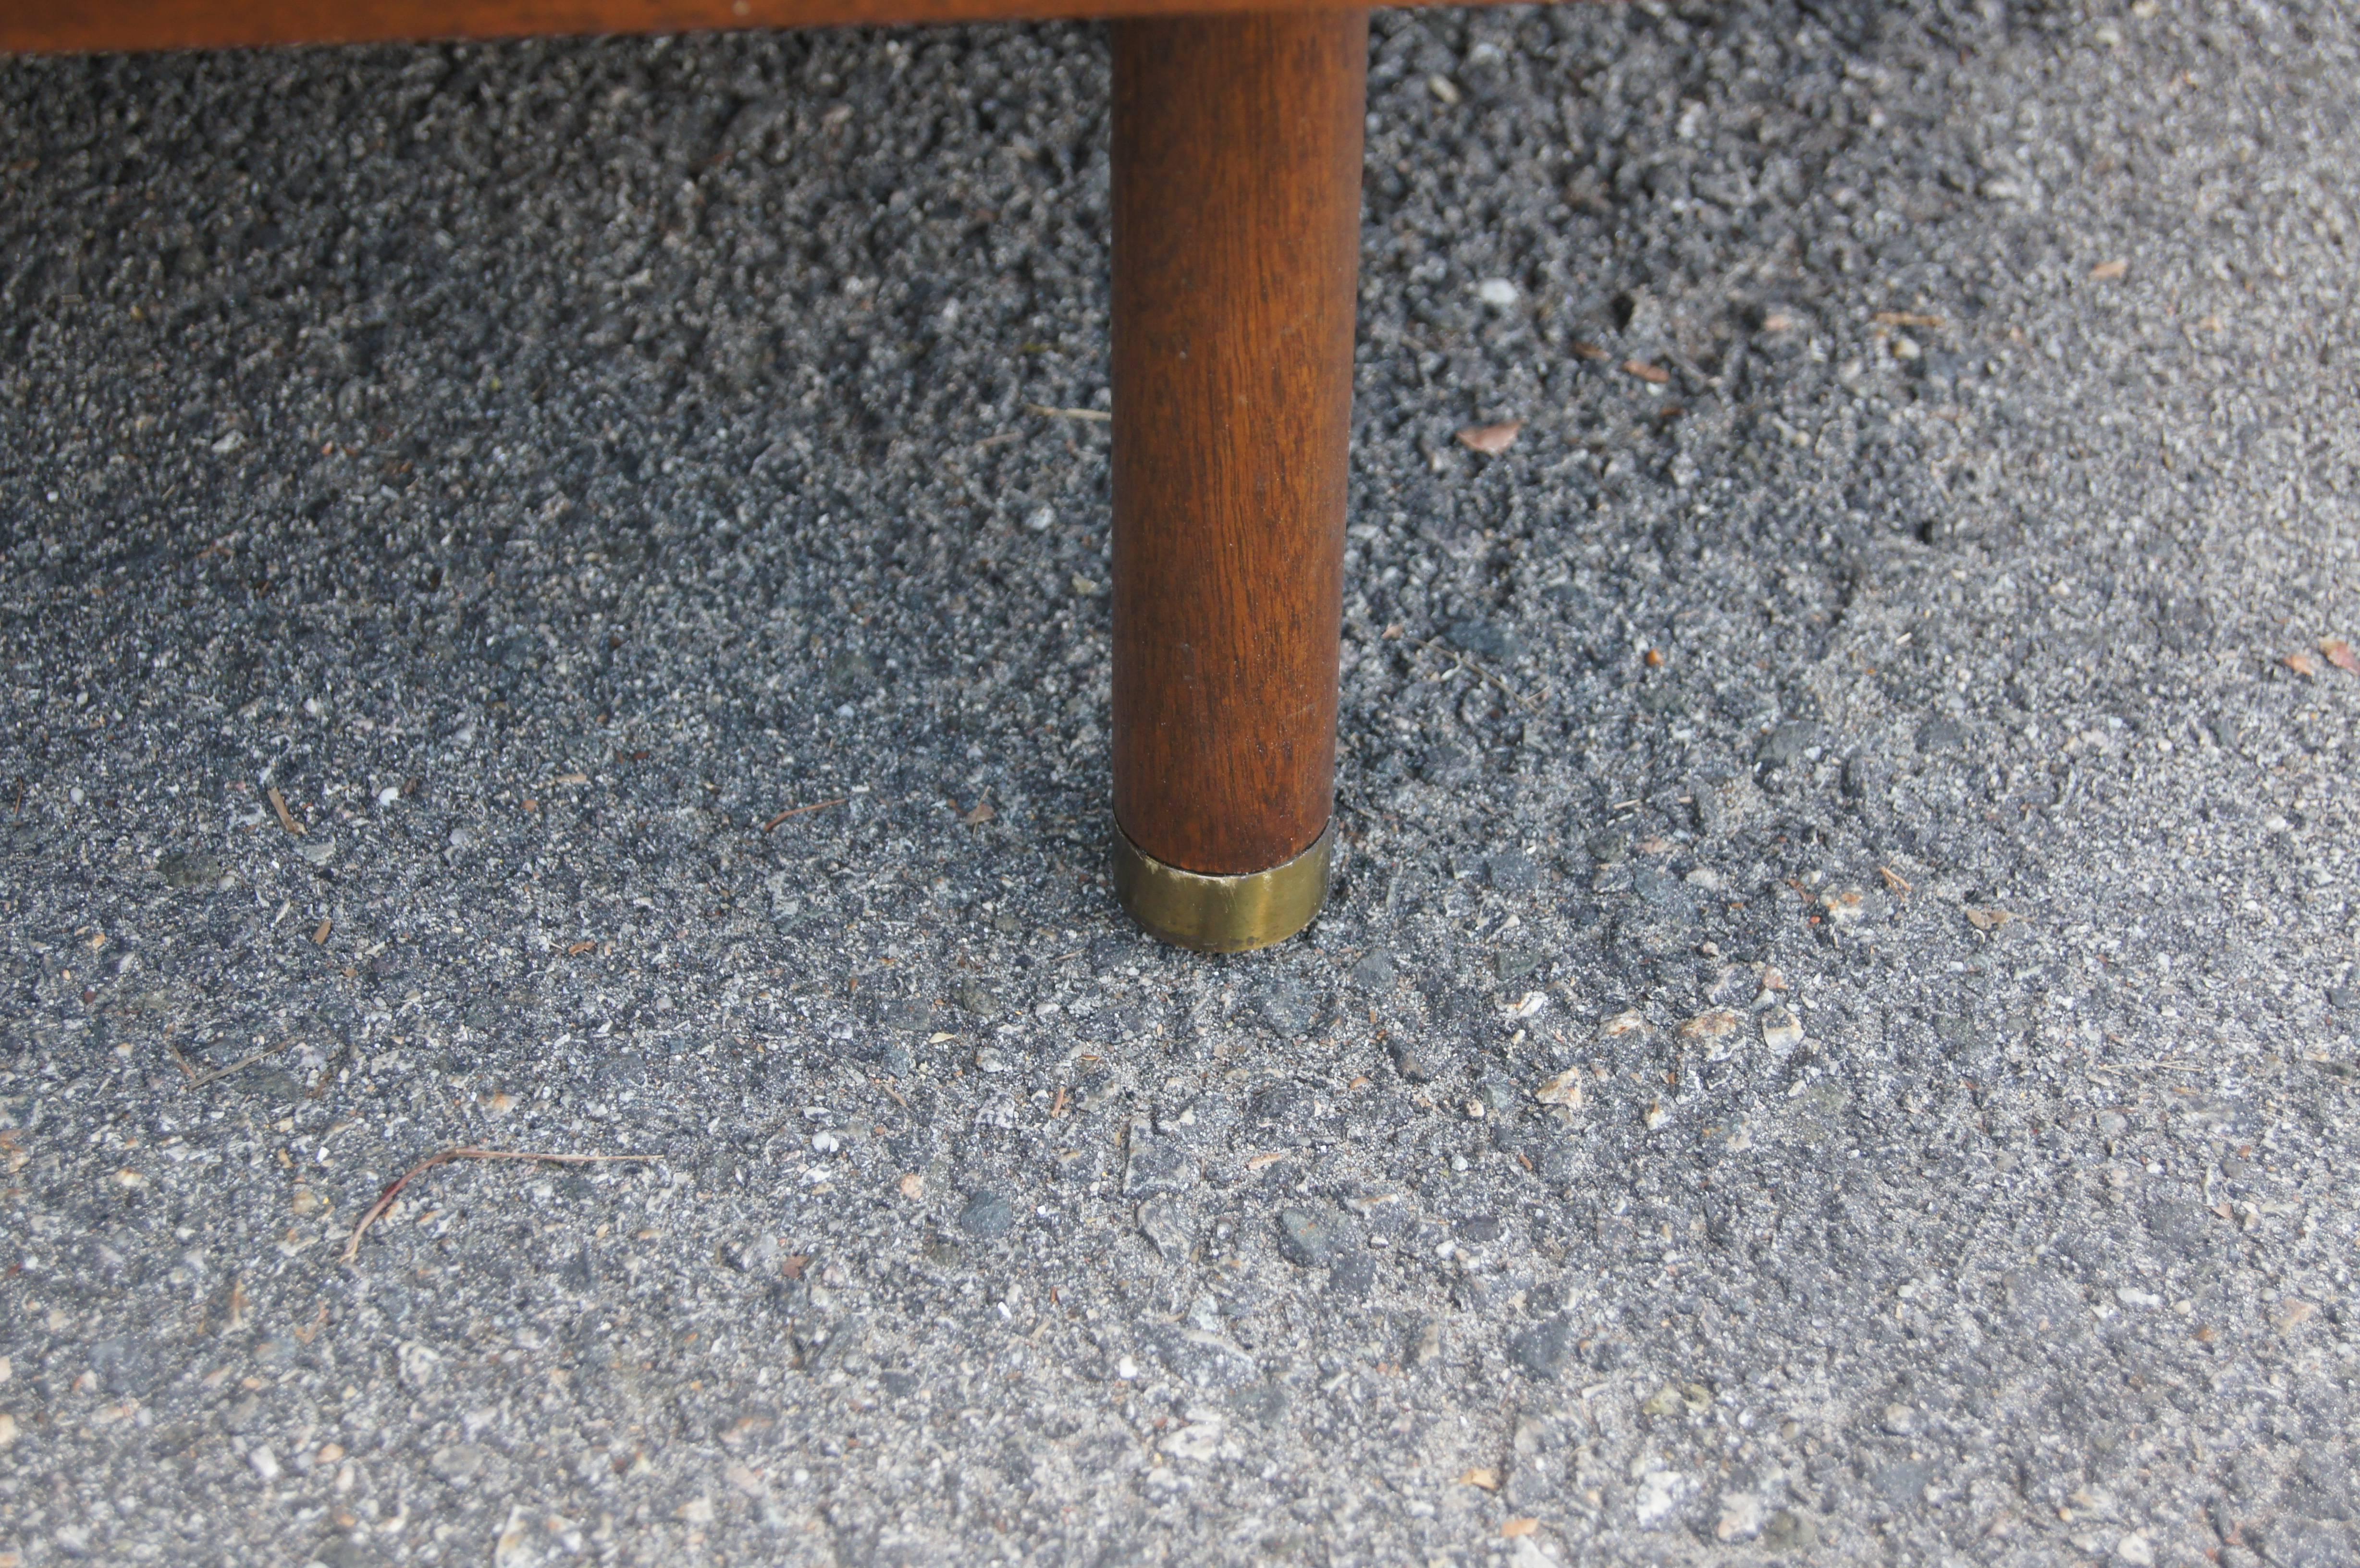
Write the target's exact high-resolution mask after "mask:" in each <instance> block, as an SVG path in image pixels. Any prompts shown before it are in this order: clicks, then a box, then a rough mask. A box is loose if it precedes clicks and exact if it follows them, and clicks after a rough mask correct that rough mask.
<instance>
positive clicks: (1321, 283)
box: [1114, 12, 1369, 952]
mask: <svg viewBox="0 0 2360 1568" xmlns="http://www.w3.org/2000/svg"><path fill="white" fill-rule="evenodd" d="M1368 40H1369V24H1368V16H1367V15H1366V13H1363V12H1342V13H1334V12H1331V13H1325V14H1318V13H1314V14H1310V15H1303V14H1294V15H1284V16H1280V15H1247V16H1205V17H1183V18H1178V19H1158V20H1152V21H1126V22H1118V23H1116V24H1115V25H1114V814H1115V824H1116V827H1117V829H1118V832H1117V833H1116V835H1115V838H1116V842H1115V884H1116V890H1117V892H1118V894H1119V895H1120V897H1121V898H1122V900H1123V903H1124V906H1125V907H1126V908H1128V909H1130V910H1131V913H1132V914H1133V915H1134V916H1136V917H1137V918H1138V919H1139V920H1140V922H1141V923H1142V925H1144V926H1146V927H1147V929H1148V930H1149V931H1153V933H1154V934H1156V935H1157V936H1160V937H1163V938H1164V939H1165V940H1167V941H1171V942H1179V943H1182V944H1183V945H1185V946H1189V947H1197V948H1204V949H1208V950H1214V951H1224V952H1228V951H1237V950H1240V949H1243V948H1249V947H1261V946H1265V945H1267V944H1269V943H1271V942H1281V941H1284V939H1285V938H1287V937H1290V936H1292V935H1294V934H1295V932H1296V931H1300V930H1301V929H1302V928H1303V927H1304V926H1305V925H1306V924H1308V923H1309V922H1310V920H1311V918H1312V917H1313V916H1314V915H1316V914H1317V913H1318V910H1319V906H1320V904H1321V903H1322V902H1323V901H1324V900H1325V898H1326V897H1327V862H1328V846H1329V844H1330V842H1331V836H1332V835H1331V834H1330V832H1329V819H1330V817H1331V814H1332V812H1333V809H1334V803H1335V773H1336V696H1337V652H1338V636H1339V634H1340V629H1341V627H1340V623H1341V619H1342V594H1343V561H1344V496H1345V481H1346V448H1347V444H1348V441H1349V435H1350V429H1351V412H1352V318H1353V304H1354V299H1355V294H1356V291H1357V287H1358V278H1359V271H1360V139H1361V127H1362V117H1363V115H1364V114H1365V98H1366V84H1367V77H1368V47H1369V43H1368Z"/></svg>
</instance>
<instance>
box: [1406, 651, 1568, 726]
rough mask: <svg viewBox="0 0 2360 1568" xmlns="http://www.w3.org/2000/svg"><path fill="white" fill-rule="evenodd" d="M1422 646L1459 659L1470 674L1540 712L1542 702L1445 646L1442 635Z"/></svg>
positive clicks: (1502, 677) (1512, 700)
mask: <svg viewBox="0 0 2360 1568" xmlns="http://www.w3.org/2000/svg"><path fill="white" fill-rule="evenodd" d="M1421 646H1423V647H1424V648H1426V649H1428V650H1429V651H1431V652H1435V653H1439V654H1443V655H1446V656H1447V657H1448V658H1451V659H1457V660H1458V661H1459V667H1460V668H1461V669H1463V670H1466V671H1467V672H1468V673H1469V674H1470V675H1472V676H1474V677H1475V678H1476V679H1478V680H1480V681H1490V682H1491V684H1492V685H1494V686H1497V687H1498V688H1499V689H1500V690H1501V691H1505V692H1506V693H1507V694H1508V698H1509V701H1511V702H1517V703H1521V704H1522V705H1523V706H1524V708H1525V709H1526V710H1527V711H1529V712H1532V713H1538V712H1540V704H1539V703H1538V702H1535V701H1534V700H1533V699H1532V698H1530V697H1527V696H1525V695H1524V693H1523V692H1522V691H1517V690H1516V689H1515V688H1514V687H1513V686H1511V685H1509V684H1508V681H1507V678H1506V677H1505V676H1502V675H1497V674H1494V673H1493V672H1492V671H1491V670H1486V669H1485V668H1484V667H1483V666H1481V665H1480V664H1478V663H1476V662H1475V661H1474V660H1473V659H1470V658H1468V657H1467V656H1466V655H1465V654H1463V653H1461V652H1459V650H1458V649H1457V648H1446V647H1444V646H1443V643H1442V639H1441V638H1440V637H1429V638H1427V639H1426V642H1425V643H1424V644H1422V645H1421Z"/></svg>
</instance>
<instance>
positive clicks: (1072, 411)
mask: <svg viewBox="0 0 2360 1568" xmlns="http://www.w3.org/2000/svg"><path fill="white" fill-rule="evenodd" d="M1024 406H1025V407H1026V408H1030V409H1032V411H1033V412H1034V413H1036V414H1046V415H1047V416H1048V417H1049V418H1051V419H1088V420H1091V421H1093V422H1103V421H1105V420H1108V419H1113V418H1114V416H1113V415H1112V414H1110V413H1109V412H1107V411H1106V410H1105V409H1104V408H1051V407H1049V405H1048V404H1046V403H1027V404H1025V405H1024Z"/></svg>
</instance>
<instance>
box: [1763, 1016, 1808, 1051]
mask: <svg viewBox="0 0 2360 1568" xmlns="http://www.w3.org/2000/svg"><path fill="white" fill-rule="evenodd" d="M1762 1043H1763V1044H1765V1045H1766V1046H1768V1047H1769V1048H1770V1049H1771V1050H1773V1051H1792V1050H1794V1049H1795V1047H1797V1046H1798V1045H1800V1044H1802V1043H1803V1024H1802V1020H1801V1019H1799V1018H1797V1017H1795V1015H1794V1014H1793V1013H1791V1012H1789V1011H1788V1010H1787V1009H1786V1008H1785V1007H1771V1008H1769V1009H1768V1010H1767V1011H1765V1012H1764V1013H1763V1015H1762Z"/></svg>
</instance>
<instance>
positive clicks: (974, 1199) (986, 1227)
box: [958, 1188, 1016, 1241]
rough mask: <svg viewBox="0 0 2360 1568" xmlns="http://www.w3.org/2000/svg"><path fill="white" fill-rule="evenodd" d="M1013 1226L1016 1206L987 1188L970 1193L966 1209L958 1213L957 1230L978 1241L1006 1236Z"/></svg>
mask: <svg viewBox="0 0 2360 1568" xmlns="http://www.w3.org/2000/svg"><path fill="white" fill-rule="evenodd" d="M1015 1224H1016V1205H1015V1204H1013V1203H1010V1202H1009V1201H1008V1199H1007V1198H1006V1196H1004V1195H1003V1194H1001V1193H999V1192H993V1191H991V1190H990V1189H989V1188H983V1189H980V1190H978V1191H977V1192H973V1193H970V1194H969V1195H968V1197H967V1207H966V1208H964V1209H961V1210H960V1211H959V1217H958V1225H959V1229H961V1230H963V1231H965V1232H967V1235H969V1236H974V1237H975V1238H977V1239H978V1240H979V1241H988V1240H989V1239H990V1238H991V1237H993V1236H1006V1235H1007V1234H1008V1232H1009V1231H1010V1229H1011V1227H1013V1226H1014V1225H1015Z"/></svg>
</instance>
